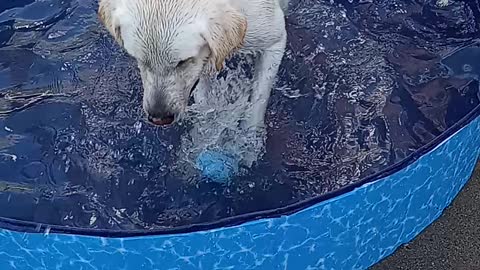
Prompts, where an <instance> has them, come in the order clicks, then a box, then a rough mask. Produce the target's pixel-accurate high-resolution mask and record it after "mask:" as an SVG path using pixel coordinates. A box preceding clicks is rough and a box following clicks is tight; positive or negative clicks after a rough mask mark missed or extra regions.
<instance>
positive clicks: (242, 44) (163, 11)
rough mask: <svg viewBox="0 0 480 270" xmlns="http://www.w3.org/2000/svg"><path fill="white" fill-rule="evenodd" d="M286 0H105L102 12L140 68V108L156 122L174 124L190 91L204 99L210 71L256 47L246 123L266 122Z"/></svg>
mask: <svg viewBox="0 0 480 270" xmlns="http://www.w3.org/2000/svg"><path fill="white" fill-rule="evenodd" d="M287 6H288V0H100V4H99V16H100V19H101V21H102V22H103V24H104V25H105V26H106V28H107V29H108V31H109V32H110V33H111V34H112V35H113V37H114V38H115V40H116V41H117V42H118V43H119V44H120V45H121V46H122V47H123V48H124V49H125V50H126V51H127V52H128V54H130V55H131V56H132V57H134V58H135V59H136V60H137V62H138V66H139V69H140V73H141V77H142V82H143V88H144V95H143V108H144V110H145V112H146V114H147V116H148V119H149V120H150V121H151V122H153V123H154V124H158V125H164V124H171V123H172V122H173V121H174V120H175V119H177V118H179V117H180V116H181V114H182V113H183V112H184V111H185V108H186V106H187V105H188V100H189V98H190V95H191V94H192V91H193V90H194V89H195V88H196V85H197V84H198V83H200V84H201V87H198V88H199V89H198V91H195V93H194V99H195V102H201V101H202V98H205V96H206V95H205V93H204V92H202V91H208V85H207V80H204V79H202V78H205V76H208V75H211V71H214V70H217V71H218V70H221V69H222V67H223V63H224V61H225V60H226V58H228V57H229V56H230V55H231V54H233V53H234V52H236V51H237V50H240V51H242V52H259V53H260V57H259V59H258V61H257V63H256V65H255V77H254V89H253V93H252V96H251V102H252V104H253V111H252V112H251V115H252V116H251V117H250V119H248V120H247V125H249V126H250V127H259V126H260V127H261V126H263V125H264V117H265V111H266V107H267V103H268V99H269V97H270V92H271V88H272V87H273V83H274V79H275V76H276V74H277V72H278V68H279V66H280V62H281V60H282V57H283V54H284V50H285V45H286V39H287V33H286V30H285V18H284V17H285V15H286V12H287Z"/></svg>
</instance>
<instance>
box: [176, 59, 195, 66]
mask: <svg viewBox="0 0 480 270" xmlns="http://www.w3.org/2000/svg"><path fill="white" fill-rule="evenodd" d="M191 62H193V57H190V58H187V59H184V60H182V61H180V62H178V64H177V67H184V66H185V65H187V64H189V63H191Z"/></svg>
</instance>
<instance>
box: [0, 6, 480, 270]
mask: <svg viewBox="0 0 480 270" xmlns="http://www.w3.org/2000/svg"><path fill="white" fill-rule="evenodd" d="M3 2H5V3H0V205H1V206H2V207H1V208H0V227H1V228H2V229H1V231H0V239H1V240H2V241H1V242H0V246H1V248H0V268H1V269H2V270H3V269H22V270H23V269H48V270H50V269H69V270H70V269H105V270H107V269H112V270H113V269H115V270H117V269H162V270H163V269H181V270H185V269H208V270H212V269H241V270H246V269H294V270H296V269H365V268H367V267H369V266H371V265H372V264H374V263H376V262H378V261H379V260H381V259H382V258H384V257H385V256H387V255H389V254H391V253H392V252H393V251H394V250H395V249H396V248H397V247H398V246H400V245H401V244H403V243H405V242H407V241H409V240H411V239H412V238H413V237H414V236H416V235H417V234H418V233H419V232H420V231H422V230H423V229H424V228H425V227H426V226H428V225H429V224H430V223H431V222H432V221H434V220H435V219H436V218H437V217H438V216H439V215H440V214H441V213H442V211H443V209H444V208H445V207H447V206H448V205H449V203H450V202H451V200H452V199H453V198H454V197H455V196H456V194H457V193H458V192H459V190H460V189H461V188H462V187H463V185H464V184H465V183H466V181H467V180H468V179H469V177H470V175H471V173H472V171H473V168H474V166H475V164H476V163H477V161H478V157H479V155H480V117H479V114H480V79H479V76H480V61H479V59H480V2H479V1H473V0H465V1H462V0H457V1H454V2H452V3H451V4H450V5H448V6H445V7H439V6H437V5H436V1H433V0H432V1H428V0H414V1H401V0H393V1H392V0H373V1H356V0H355V1H347V0H345V1H342V0H335V1H320V0H305V1H292V2H291V6H290V12H291V13H290V14H289V16H288V18H287V24H288V34H289V42H288V49H287V52H286V53H285V57H284V59H283V63H282V68H281V70H280V72H279V76H278V81H277V83H276V86H275V90H274V91H273V95H272V97H271V100H270V104H269V109H268V112H267V127H268V128H267V134H266V135H265V136H266V144H265V147H264V149H262V151H263V154H262V155H261V158H260V159H259V160H258V161H257V162H255V163H254V164H253V166H252V167H241V168H238V171H239V173H238V174H237V175H236V176H234V177H233V179H232V180H231V181H230V182H229V183H228V184H224V183H219V182H215V181H214V182H209V181H197V180H198V179H199V178H200V176H199V174H198V172H197V171H195V168H190V167H188V166H189V163H188V162H183V163H182V162H178V161H179V160H181V159H182V160H183V158H185V157H183V156H182V155H181V153H185V152H186V149H187V150H188V149H191V148H189V146H191V145H192V144H191V143H192V141H193V140H192V138H191V137H189V136H191V134H192V133H191V132H190V131H191V129H192V126H193V125H194V124H196V123H192V121H194V120H195V119H196V116H195V115H193V116H191V117H190V118H188V119H187V120H188V121H187V120H186V121H185V122H183V123H180V124H178V125H175V126H173V127H170V128H158V127H154V126H151V125H148V124H147V123H146V122H145V120H144V119H143V118H144V116H143V112H142V109H141V93H142V89H141V81H140V79H139V74H138V71H137V69H136V67H135V63H134V61H133V60H132V59H130V58H129V57H128V56H127V55H126V54H125V52H123V51H122V50H121V49H120V48H119V47H118V46H117V45H116V44H115V43H114V42H113V40H112V39H111V37H110V36H109V35H108V34H107V33H106V31H105V29H103V27H102V26H101V25H100V24H99V22H98V20H97V15H96V10H97V3H96V1H94V0H62V1H60V0H43V1H39V0H16V1H3ZM7 2H8V3H7ZM239 61H241V60H239V59H233V62H234V63H238V62H239ZM234 66H235V65H230V67H234ZM243 68H245V69H246V71H245V74H246V75H245V76H246V78H247V77H248V73H249V72H248V66H246V65H244V66H243ZM222 76H223V77H222ZM225 76H226V77H225ZM222 78H223V79H224V78H228V76H227V75H225V74H221V75H220V76H219V78H218V79H219V80H221V79H222ZM227 83H228V82H227ZM197 113H198V112H197ZM192 119H193V120H192ZM233 133H234V132H233V131H232V130H229V129H228V128H225V129H223V130H221V131H219V134H220V135H221V136H220V135H219V138H221V140H224V141H234V142H238V140H232V138H233V137H234V134H233ZM232 134H233V135H232ZM229 138H230V140H229ZM219 140H220V139H219ZM189 143H190V144H189ZM232 147H233V146H232ZM232 149H233V148H232ZM186 159H188V156H187V157H186ZM179 171H180V172H181V173H179Z"/></svg>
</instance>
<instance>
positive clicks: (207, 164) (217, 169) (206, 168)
mask: <svg viewBox="0 0 480 270" xmlns="http://www.w3.org/2000/svg"><path fill="white" fill-rule="evenodd" d="M196 161H197V167H198V169H199V170H200V171H201V173H202V176H203V177H204V178H206V179H207V180H208V181H213V182H217V183H226V182H228V180H229V179H230V178H231V177H232V176H233V175H234V174H235V173H236V172H237V171H238V162H237V160H235V159H234V158H233V157H230V156H228V155H225V154H223V153H220V152H214V151H211V150H206V151H203V152H201V153H200V155H198V157H197V160H196Z"/></svg>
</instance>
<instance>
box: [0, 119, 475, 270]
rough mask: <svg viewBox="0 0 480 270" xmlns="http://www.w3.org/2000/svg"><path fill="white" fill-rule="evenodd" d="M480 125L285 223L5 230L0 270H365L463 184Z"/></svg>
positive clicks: (471, 164) (472, 162)
mask: <svg viewBox="0 0 480 270" xmlns="http://www.w3.org/2000/svg"><path fill="white" fill-rule="evenodd" d="M479 130H480V118H477V119H476V120H474V121H473V122H472V123H470V124H469V125H468V126H467V127H465V128H463V129H462V130H461V131H459V132H458V133H456V134H455V135H453V136H452V137H451V138H450V139H449V140H447V141H446V142H445V143H443V144H441V145H440V146H438V147H436V148H435V149H434V150H432V151H431V152H430V153H428V154H427V155H424V156H423V157H421V158H420V159H418V160H417V161H416V162H415V163H413V164H411V165H409V166H407V167H406V168H405V169H403V170H401V171H399V172H397V173H395V174H393V175H391V176H389V177H386V178H384V179H381V180H379V181H376V182H373V183H370V184H367V185H364V186H362V187H360V188H358V189H356V190H354V191H353V192H349V193H347V194H344V195H342V196H339V197H336V198H333V199H331V200H328V201H325V202H322V203H320V204H318V205H315V206H313V207H310V208H308V209H306V210H303V211H301V212H299V213H296V214H293V215H291V216H285V217H282V218H276V219H266V220H260V221H256V222H250V223H247V224H244V225H242V226H238V227H233V228H222V229H218V230H212V231H206V232H198V233H190V234H184V235H172V236H152V237H139V238H126V239H106V238H98V237H83V236H82V237H80V236H72V235H56V234H48V235H43V234H28V233H18V232H13V231H7V230H2V231H1V234H0V236H1V238H0V240H1V241H0V246H1V249H0V269H2V270H7V269H21V270H27V269H35V270H44V269H48V270H52V269H61V270H67V269H68V270H72V269H74V270H76V269H84V270H90V269H101V270H122V269H128V270H133V269H134V270H136V269H158V270H173V269H177V270H189V269H206V270H215V269H240V270H248V269H272V270H273V269H275V270H276V269H293V270H299V269H365V268H367V267H369V266H371V265H372V264H374V263H376V262H378V261H379V260H380V259H382V258H384V257H385V256H387V255H388V254H390V253H392V252H393V251H394V250H395V249H396V248H397V247H398V246H399V245H401V244H402V243H405V242H407V241H409V240H411V239H412V238H413V237H414V236H416V235H417V234H418V233H419V232H420V231H422V230H423V229H424V228H425V227H426V226H427V225H429V224H430V223H431V222H432V221H434V220H435V219H436V218H437V217H438V216H439V215H440V214H441V213H442V211H443V209H444V208H445V207H446V206H448V205H449V204H450V202H451V201H452V199H453V198H454V197H455V196H456V195H457V193H458V192H459V190H460V189H461V188H462V187H463V185H464V184H465V183H466V181H467V180H468V179H469V177H470V175H471V173H472V170H473V168H474V165H475V163H476V161H477V159H478V156H479V153H480V133H479Z"/></svg>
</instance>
